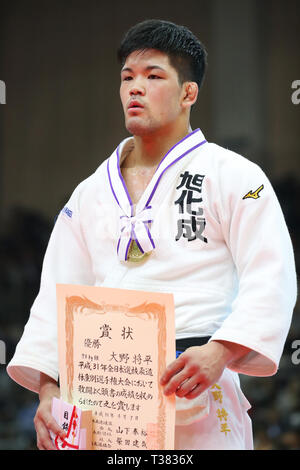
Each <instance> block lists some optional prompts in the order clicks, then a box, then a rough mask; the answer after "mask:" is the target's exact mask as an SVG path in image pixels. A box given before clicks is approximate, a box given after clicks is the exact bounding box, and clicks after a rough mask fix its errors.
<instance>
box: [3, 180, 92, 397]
mask: <svg viewBox="0 0 300 470" xmlns="http://www.w3.org/2000/svg"><path fill="white" fill-rule="evenodd" d="M84 185H85V182H83V183H81V184H80V185H79V186H78V187H77V189H76V190H75V191H74V193H73V194H72V196H71V198H70V200H69V202H68V203H67V205H66V207H65V208H64V209H63V210H62V211H61V213H60V214H59V216H58V218H57V220H56V223H55V226H54V228H53V231H52V234H51V237H50V240H49V243H48V247H47V250H46V253H45V257H44V262H43V268H42V275H41V284H40V290H39V293H38V295H37V298H36V299H35V302H34V303H33V306H32V308H31V312H30V316H29V320H28V322H27V324H26V325H25V328H24V332H23V335H22V337H21V339H20V341H19V343H18V345H17V347H16V351H15V354H14V356H13V358H12V360H11V361H10V363H9V364H8V366H7V372H8V374H9V375H10V377H11V378H12V379H13V380H15V381H16V382H17V383H19V384H20V385H22V386H23V387H25V388H28V389H29V390H32V391H34V392H38V391H39V383H40V372H43V373H45V374H47V375H48V376H50V377H52V378H53V379H55V380H57V379H58V352H57V351H58V348H57V313H56V312H57V307H56V284H57V283H62V284H85V285H91V284H93V283H94V276H93V272H92V265H91V260H90V257H89V253H88V250H87V248H86V244H85V240H84V236H83V233H82V231H81V226H80V220H79V210H80V194H81V192H82V190H83V188H84Z"/></svg>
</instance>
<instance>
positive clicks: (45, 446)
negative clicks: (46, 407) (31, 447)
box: [34, 411, 66, 450]
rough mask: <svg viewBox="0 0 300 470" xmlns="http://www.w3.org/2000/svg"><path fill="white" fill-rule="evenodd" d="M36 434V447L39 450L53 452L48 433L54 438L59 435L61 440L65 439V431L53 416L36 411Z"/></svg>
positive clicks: (53, 447) (53, 448)
mask: <svg viewBox="0 0 300 470" xmlns="http://www.w3.org/2000/svg"><path fill="white" fill-rule="evenodd" d="M34 425H35V429H36V433H37V446H38V448H39V449H40V450H55V449H56V447H55V445H54V443H53V442H52V439H51V435H50V431H52V433H53V434H54V436H56V435H59V436H60V437H61V438H62V439H64V438H65V437H66V433H65V431H64V430H63V429H62V428H61V427H60V426H59V425H58V424H57V422H56V420H55V419H54V418H53V416H52V415H51V414H50V413H48V412H44V413H43V412H41V411H38V412H37V414H36V417H35V419H34Z"/></svg>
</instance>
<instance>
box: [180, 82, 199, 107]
mask: <svg viewBox="0 0 300 470" xmlns="http://www.w3.org/2000/svg"><path fill="white" fill-rule="evenodd" d="M198 91H199V88H198V85H197V83H196V82H184V84H183V99H182V105H183V106H184V107H191V106H192V105H193V104H195V103H196V101H197V98H198Z"/></svg>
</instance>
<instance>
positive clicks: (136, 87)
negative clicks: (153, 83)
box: [130, 82, 145, 96]
mask: <svg viewBox="0 0 300 470" xmlns="http://www.w3.org/2000/svg"><path fill="white" fill-rule="evenodd" d="M144 94H145V88H144V86H143V85H142V83H140V82H135V83H134V84H133V85H132V88H131V89H130V95H131V96H134V95H142V96H143V95H144Z"/></svg>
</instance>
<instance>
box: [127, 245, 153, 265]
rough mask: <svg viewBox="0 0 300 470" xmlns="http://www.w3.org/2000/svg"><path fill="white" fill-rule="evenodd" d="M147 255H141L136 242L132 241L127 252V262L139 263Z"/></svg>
mask: <svg viewBox="0 0 300 470" xmlns="http://www.w3.org/2000/svg"><path fill="white" fill-rule="evenodd" d="M148 255H149V253H142V252H141V251H140V249H139V247H138V246H137V244H136V242H135V241H134V240H132V242H131V244H130V247H129V251H128V258H127V259H128V261H133V262H139V261H142V260H143V259H145V258H146V257H147V256H148Z"/></svg>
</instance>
